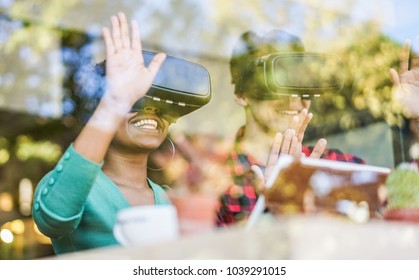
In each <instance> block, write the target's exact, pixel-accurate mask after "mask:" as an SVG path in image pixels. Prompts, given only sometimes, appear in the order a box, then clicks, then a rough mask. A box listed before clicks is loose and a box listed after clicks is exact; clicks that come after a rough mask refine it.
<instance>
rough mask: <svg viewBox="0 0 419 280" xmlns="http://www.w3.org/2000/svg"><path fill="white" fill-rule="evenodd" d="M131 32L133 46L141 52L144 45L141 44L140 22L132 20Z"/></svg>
mask: <svg viewBox="0 0 419 280" xmlns="http://www.w3.org/2000/svg"><path fill="white" fill-rule="evenodd" d="M131 33H132V35H131V36H132V39H131V48H132V49H133V50H136V51H138V52H141V51H142V46H141V34H140V28H139V27H138V23H137V21H135V20H132V21H131Z"/></svg>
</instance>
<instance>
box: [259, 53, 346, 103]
mask: <svg viewBox="0 0 419 280" xmlns="http://www.w3.org/2000/svg"><path fill="white" fill-rule="evenodd" d="M341 70H342V68H341V65H340V60H339V58H338V57H337V56H333V55H325V54H316V53H274V54H270V55H268V56H265V57H262V58H259V59H258V60H257V71H256V75H257V76H256V78H257V80H258V81H259V83H260V84H263V85H264V86H265V87H266V88H267V89H268V92H267V93H266V94H264V95H263V97H262V98H263V99H275V98H276V97H277V96H278V95H293V96H300V97H302V98H307V99H310V98H313V97H316V96H320V95H321V94H324V93H326V92H336V91H340V90H341V89H342V86H343V77H341V76H340V73H341V72H342V71H341Z"/></svg>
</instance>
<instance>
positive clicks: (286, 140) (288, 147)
mask: <svg viewBox="0 0 419 280" xmlns="http://www.w3.org/2000/svg"><path fill="white" fill-rule="evenodd" d="M312 118H313V114H312V113H308V111H307V109H303V110H302V111H301V113H300V114H299V115H298V116H296V117H295V118H294V119H293V122H292V123H291V124H290V127H289V128H288V129H286V130H285V132H284V133H277V134H276V135H275V138H274V141H273V144H272V147H271V151H270V153H269V157H268V160H267V163H266V167H265V171H264V172H263V171H262V170H261V169H260V167H259V166H256V165H253V166H252V170H253V172H254V173H255V176H256V178H257V180H256V185H257V186H256V189H257V190H259V191H262V190H263V188H264V185H265V183H266V180H267V179H268V178H269V176H270V174H271V173H272V170H273V168H274V167H275V165H276V162H277V161H278V158H279V156H280V154H289V155H292V156H294V157H297V158H299V157H302V156H305V155H304V154H303V153H302V142H303V139H304V133H305V130H306V129H307V126H308V124H309V123H310V121H311V119H312ZM326 145H327V140H326V139H324V138H321V139H319V140H318V141H317V143H316V145H315V146H314V148H313V150H312V152H311V154H310V157H312V158H320V157H321V156H322V155H323V153H324V151H325V149H326Z"/></svg>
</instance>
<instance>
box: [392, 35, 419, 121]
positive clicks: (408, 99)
mask: <svg viewBox="0 0 419 280" xmlns="http://www.w3.org/2000/svg"><path fill="white" fill-rule="evenodd" d="M416 42H417V44H418V45H419V37H418V38H417V39H416ZM409 54H410V41H409V40H406V42H405V43H404V45H403V48H402V50H401V53H400V70H399V71H400V75H399V73H398V72H397V71H396V70H395V69H393V68H391V69H390V73H391V75H392V78H393V84H394V87H395V90H394V92H393V94H394V95H393V97H394V98H395V99H396V101H397V102H399V103H400V105H401V106H402V110H403V112H404V113H405V114H406V116H407V117H412V118H418V117H419V56H417V55H414V56H413V59H412V62H411V64H410V65H409ZM409 66H410V67H409ZM409 68H410V69H409Z"/></svg>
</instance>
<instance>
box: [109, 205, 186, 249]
mask: <svg viewBox="0 0 419 280" xmlns="http://www.w3.org/2000/svg"><path fill="white" fill-rule="evenodd" d="M113 233H114V236H115V239H116V240H117V241H118V242H119V243H120V244H121V245H123V246H136V245H152V244H156V243H160V242H164V241H170V240H174V239H176V238H178V237H179V222H178V217H177V211H176V208H175V207H174V206H173V205H144V206H135V207H130V208H125V209H122V210H120V211H119V212H118V213H117V217H116V223H115V226H114V228H113Z"/></svg>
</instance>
